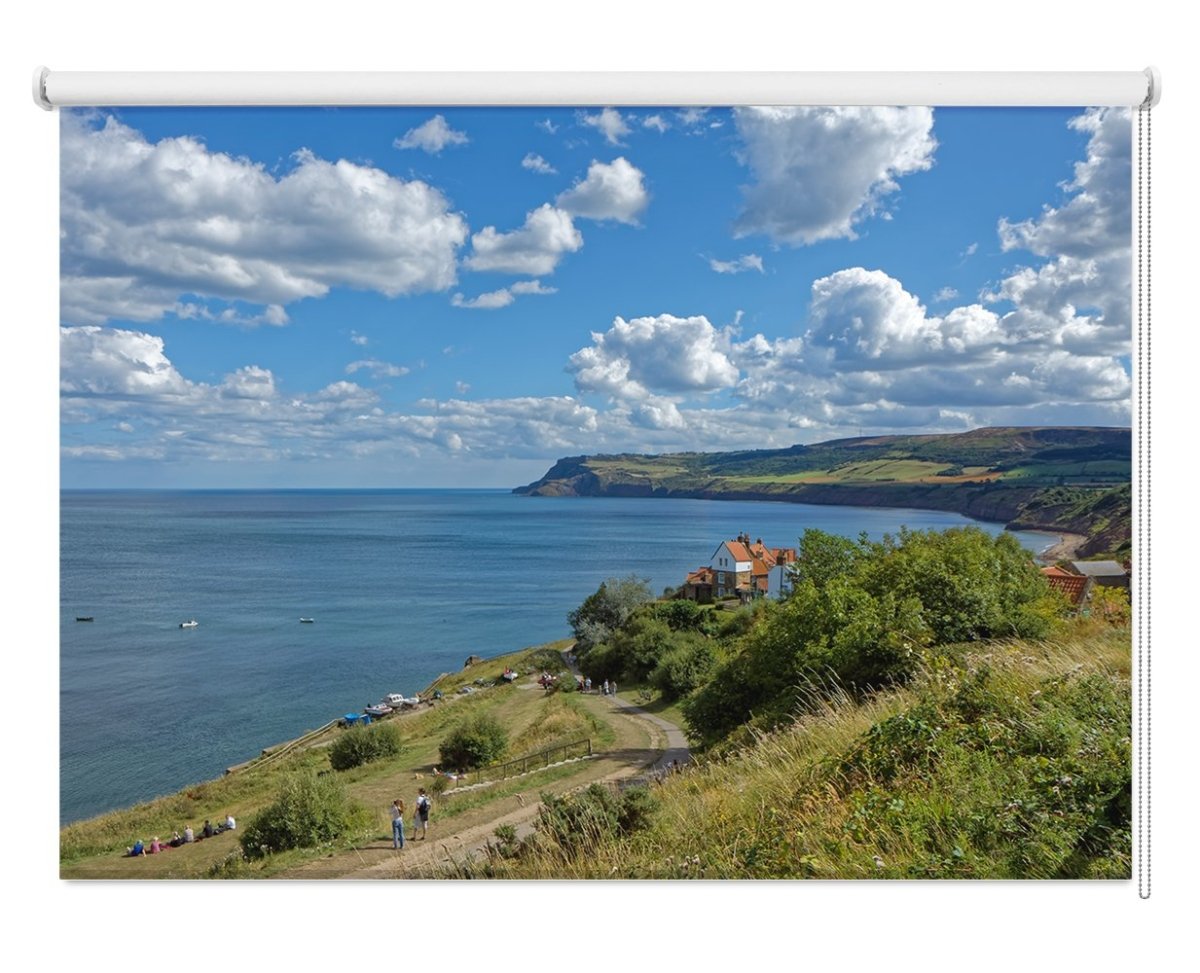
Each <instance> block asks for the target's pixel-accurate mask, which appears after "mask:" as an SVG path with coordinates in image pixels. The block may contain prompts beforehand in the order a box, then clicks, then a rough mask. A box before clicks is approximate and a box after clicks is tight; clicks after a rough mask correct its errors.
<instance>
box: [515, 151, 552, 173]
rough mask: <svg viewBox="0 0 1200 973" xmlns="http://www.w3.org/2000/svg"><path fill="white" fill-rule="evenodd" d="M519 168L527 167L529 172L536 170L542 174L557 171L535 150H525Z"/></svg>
mask: <svg viewBox="0 0 1200 973" xmlns="http://www.w3.org/2000/svg"><path fill="white" fill-rule="evenodd" d="M521 168H522V169H528V170H529V171H530V172H537V173H540V174H541V175H543V176H553V175H554V174H555V173H557V172H558V170H557V169H555V168H554V166H552V165H550V163H549V162H547V161H546V160H545V159H543V158H542V157H541V156H540V155H538V154H537V153H536V152H527V153H526V154H525V158H524V159H522V160H521Z"/></svg>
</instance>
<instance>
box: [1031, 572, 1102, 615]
mask: <svg viewBox="0 0 1200 973" xmlns="http://www.w3.org/2000/svg"><path fill="white" fill-rule="evenodd" d="M1042 576H1043V577H1044V578H1045V579H1046V581H1047V582H1048V583H1049V585H1050V588H1051V590H1053V591H1057V592H1058V593H1059V594H1060V595H1062V596H1063V597H1065V598H1066V599H1067V601H1068V602H1070V603H1071V607H1072V608H1073V609H1075V611H1077V612H1084V611H1086V610H1087V606H1088V602H1089V601H1090V600H1091V597H1092V588H1093V587H1095V582H1094V580H1093V579H1092V578H1090V577H1089V576H1088V575H1086V574H1073V573H1071V572H1070V571H1064V570H1063V569H1062V568H1058V567H1049V568H1042Z"/></svg>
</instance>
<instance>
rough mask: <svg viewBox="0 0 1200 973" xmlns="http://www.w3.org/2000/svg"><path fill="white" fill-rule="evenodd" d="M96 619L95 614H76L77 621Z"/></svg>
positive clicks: (92, 620)
mask: <svg viewBox="0 0 1200 973" xmlns="http://www.w3.org/2000/svg"><path fill="white" fill-rule="evenodd" d="M95 620H96V619H95V616H93V615H76V616H75V621H77V622H94V621H95Z"/></svg>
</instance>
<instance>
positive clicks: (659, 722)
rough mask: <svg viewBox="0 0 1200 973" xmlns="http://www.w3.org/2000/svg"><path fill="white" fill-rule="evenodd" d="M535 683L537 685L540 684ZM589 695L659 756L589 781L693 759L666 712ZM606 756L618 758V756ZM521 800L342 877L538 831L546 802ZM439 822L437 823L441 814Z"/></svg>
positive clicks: (411, 866)
mask: <svg viewBox="0 0 1200 973" xmlns="http://www.w3.org/2000/svg"><path fill="white" fill-rule="evenodd" d="M568 652H569V649H568V650H565V651H564V652H563V661H564V663H565V664H566V665H567V666H568V668H569V669H570V670H571V672H572V673H573V674H578V671H579V670H578V669H577V668H576V667H575V666H573V665H572V664H571V662H570V661H569V659H568ZM529 685H530V686H531V687H532V688H535V689H536V688H537V687H536V685H535V684H532V683H531V684H529ZM587 698H588V700H589V701H594V703H593V705H597V706H603V707H607V708H608V709H609V710H610V711H616V712H618V713H619V714H620V717H618V718H621V717H624V718H627V719H630V720H634V721H637V722H640V723H641V724H642V725H643V726H644V728H646V729H648V730H649V732H650V738H651V745H652V748H653V752H654V756H653V758H652V759H650V760H647V759H646V755H647V752H646V751H644V750H635V751H630V753H629V757H628V759H622V758H620V757H616V758H615V759H616V760H617V762H618V764H619V766H618V768H617V769H616V770H614V771H613V772H611V773H609V774H606V775H604V776H602V777H600V778H599V779H598V781H589V782H588V783H596V782H599V783H605V782H611V781H630V780H639V779H645V780H650V779H653V778H655V777H657V776H661V775H662V774H664V773H666V772H667V771H668V770H669V768H670V767H671V766H672V761H674V763H675V765H676V766H678V765H681V764H684V763H686V762H687V761H688V760H689V759H690V758H691V751H690V749H689V748H688V744H687V737H686V736H684V733H683V731H682V730H681V729H680V728H679V727H678V726H676V725H675V724H674V723H671V722H669V721H668V720H664V719H663V718H662V717H661V716H656V715H655V714H653V713H648V712H646V710H644V709H642V707H640V706H637V705H635V704H633V703H630V702H628V701H626V700H623V699H621V698H620V697H617V696H607V697H606V696H596V695H592V696H589V697H587ZM604 756H609V757H612V756H614V755H611V754H610V755H604ZM535 787H536V782H534V783H532V784H531V788H530V789H531V790H532V789H533V788H535ZM517 800H518V801H519V802H520V803H521V806H520V807H518V808H516V809H515V810H512V811H509V812H507V813H505V814H501V815H498V816H496V817H494V818H490V819H489V820H487V821H486V822H484V823H482V824H476V825H474V826H472V827H465V828H463V829H462V830H460V831H454V832H451V833H450V834H448V835H442V836H439V837H438V838H437V839H429V840H413V839H411V838H410V839H409V840H408V841H407V842H406V843H405V846H404V849H403V850H402V851H392V850H391V848H390V847H386V848H385V853H386V857H384V858H383V860H378V854H377V852H378V850H377V849H374V850H373V851H375V852H376V854H374V855H372V857H373V858H375V860H373V861H369V860H368V859H367V858H366V856H363V857H362V858H361V862H362V863H361V865H360V866H359V867H356V868H355V867H352V868H349V869H339V871H341V874H340V875H339V876H337V877H341V878H347V879H382V878H406V877H409V876H412V875H414V874H420V873H421V872H424V871H427V870H428V869H429V868H430V867H431V866H437V865H449V864H451V863H453V862H454V861H461V860H462V859H463V858H465V857H467V856H468V855H470V854H472V853H474V852H481V851H483V849H484V848H485V847H486V846H487V844H488V843H489V842H490V841H491V840H492V839H493V837H494V834H493V833H494V832H495V830H496V828H497V827H499V826H500V825H505V824H507V825H512V826H513V828H514V829H515V830H516V833H517V837H518V838H524V837H526V836H528V835H530V834H532V833H533V831H534V821H535V820H536V818H537V813H538V809H539V808H540V806H541V804H540V802H539V801H537V800H536V798H535V799H534V800H533V801H527V800H526V798H525V796H524V795H523V794H522V795H519V796H518V797H517ZM433 820H434V826H435V827H436V816H435V817H434V819H433ZM434 833H437V832H436V831H435V832H434ZM281 877H283V878H315V877H317V875H315V874H314V872H313V870H310V869H298V870H296V871H295V872H292V873H289V874H287V875H284V876H281Z"/></svg>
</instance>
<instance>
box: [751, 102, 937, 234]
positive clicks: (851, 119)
mask: <svg viewBox="0 0 1200 973" xmlns="http://www.w3.org/2000/svg"><path fill="white" fill-rule="evenodd" d="M734 121H735V124H736V126H737V131H738V135H739V137H740V138H741V142H742V149H741V151H740V153H739V158H740V160H741V161H742V162H743V163H744V164H745V165H747V166H748V167H749V168H750V171H751V172H752V173H753V175H754V179H755V181H754V182H753V183H752V184H751V185H749V186H748V187H746V189H745V208H744V210H743V211H742V213H741V215H740V216H739V218H738V220H737V224H736V233H737V235H738V236H747V235H749V234H754V233H763V234H766V235H767V236H768V237H770V238H771V239H772V240H775V241H778V242H780V243H789V244H793V245H799V244H810V243H816V242H817V241H819V240H831V239H837V238H853V237H854V236H855V229H854V228H855V226H856V225H857V224H858V223H860V222H862V221H863V220H864V219H866V218H867V217H869V216H872V215H874V214H875V213H877V212H879V211H880V209H881V207H882V206H883V201H884V198H885V197H886V196H887V195H888V194H890V193H893V192H895V191H896V190H897V189H898V188H899V184H898V183H897V182H896V179H897V178H898V177H900V176H904V175H908V174H909V173H913V172H919V171H921V170H924V169H928V168H929V167H930V166H932V165H933V153H934V150H935V149H936V148H937V142H936V140H935V139H934V137H933V110H932V109H930V108H861V107H844V108H802V107H775V108H738V109H735V111H734Z"/></svg>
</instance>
